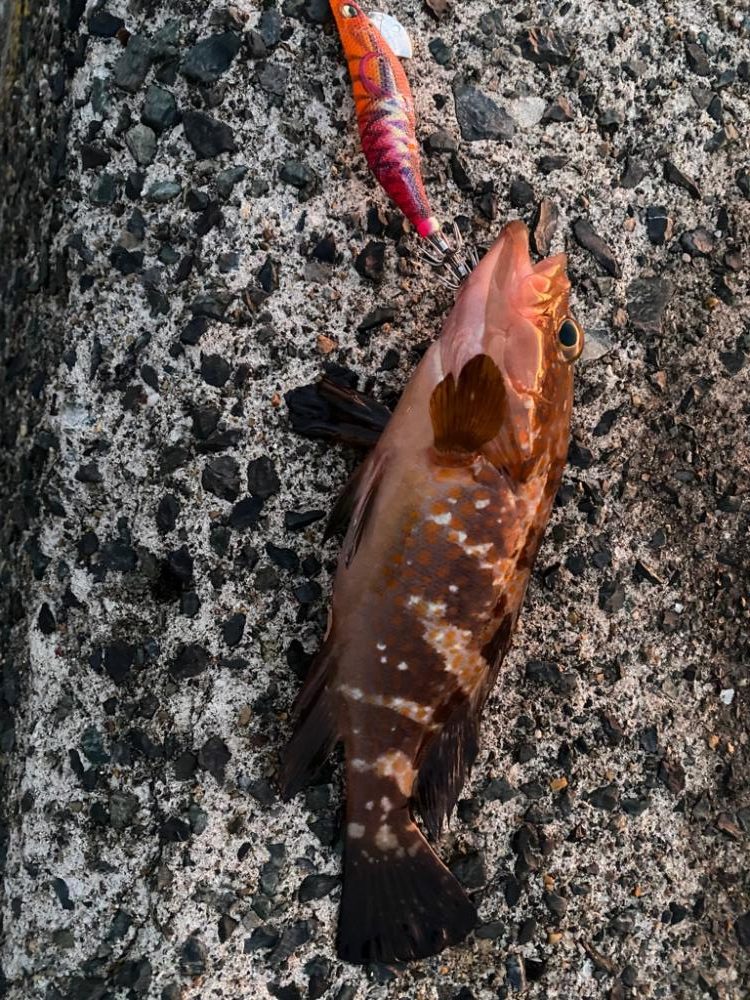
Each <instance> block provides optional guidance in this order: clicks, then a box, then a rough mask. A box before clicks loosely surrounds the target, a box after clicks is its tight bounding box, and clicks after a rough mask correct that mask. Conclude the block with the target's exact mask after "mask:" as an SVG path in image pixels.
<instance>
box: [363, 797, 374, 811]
mask: <svg viewBox="0 0 750 1000" xmlns="http://www.w3.org/2000/svg"><path fill="white" fill-rule="evenodd" d="M374 808H375V803H374V802H373V801H372V799H370V801H369V802H365V809H366V810H367V811H368V812H371V811H372V810H373V809H374Z"/></svg>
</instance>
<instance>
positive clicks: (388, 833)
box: [375, 823, 398, 851]
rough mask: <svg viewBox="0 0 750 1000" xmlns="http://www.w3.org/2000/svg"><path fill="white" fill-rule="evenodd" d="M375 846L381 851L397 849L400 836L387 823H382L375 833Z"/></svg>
mask: <svg viewBox="0 0 750 1000" xmlns="http://www.w3.org/2000/svg"><path fill="white" fill-rule="evenodd" d="M375 846H376V847H379V848H380V850H381V851H395V850H396V848H397V847H398V837H397V836H396V834H395V833H394V832H393V830H391V828H390V826H389V825H388V824H387V823H381V824H380V826H379V827H378V832H377V833H376V834H375Z"/></svg>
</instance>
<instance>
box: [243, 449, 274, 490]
mask: <svg viewBox="0 0 750 1000" xmlns="http://www.w3.org/2000/svg"><path fill="white" fill-rule="evenodd" d="M247 488H248V490H249V492H250V493H252V494H253V496H256V497H261V498H262V499H263V500H267V499H268V498H269V497H271V496H273V495H274V493H278V491H279V489H280V488H281V482H280V480H279V477H278V474H277V472H276V467H275V465H274V463H273V461H272V459H271V458H269V456H268V455H261V456H260V457H259V458H254V459H253V460H252V461H251V462H250V463H249V465H248V467H247Z"/></svg>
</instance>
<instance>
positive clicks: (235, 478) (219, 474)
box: [201, 455, 240, 501]
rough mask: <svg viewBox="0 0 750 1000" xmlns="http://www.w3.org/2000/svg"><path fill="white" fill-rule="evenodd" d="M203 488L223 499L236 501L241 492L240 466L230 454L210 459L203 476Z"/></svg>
mask: <svg viewBox="0 0 750 1000" xmlns="http://www.w3.org/2000/svg"><path fill="white" fill-rule="evenodd" d="M201 483H202V485H203V489H204V490H207V491H208V492H209V493H213V494H214V496H217V497H220V498H221V499H222V500H229V501H234V500H236V499H237V497H238V496H239V492H240V467H239V465H238V464H237V460H236V459H235V458H232V457H231V456H229V455H219V456H218V457H217V458H212V459H209V461H208V462H206V464H205V466H204V467H203V475H202V477H201Z"/></svg>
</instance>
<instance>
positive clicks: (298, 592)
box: [294, 580, 323, 604]
mask: <svg viewBox="0 0 750 1000" xmlns="http://www.w3.org/2000/svg"><path fill="white" fill-rule="evenodd" d="M294 596H295V598H296V599H297V600H298V601H299V603H300V604H314V603H315V601H319V600H320V598H321V597H322V596H323V589H322V587H321V586H320V584H319V583H318V582H317V580H307V581H306V582H305V583H301V584H300V585H299V587H295V588H294Z"/></svg>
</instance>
